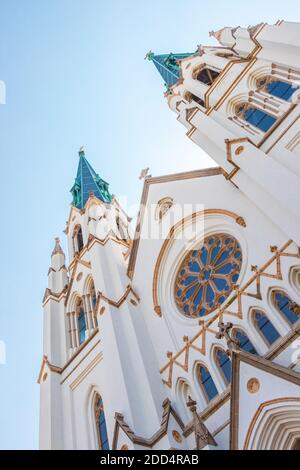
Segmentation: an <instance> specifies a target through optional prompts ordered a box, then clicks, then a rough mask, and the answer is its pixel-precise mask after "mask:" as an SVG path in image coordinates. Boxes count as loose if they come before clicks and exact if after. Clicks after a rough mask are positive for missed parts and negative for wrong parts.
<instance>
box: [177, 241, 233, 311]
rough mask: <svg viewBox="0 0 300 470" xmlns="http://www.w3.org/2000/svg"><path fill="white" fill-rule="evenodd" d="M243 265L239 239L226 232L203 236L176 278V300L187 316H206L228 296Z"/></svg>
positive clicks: (185, 259)
mask: <svg viewBox="0 0 300 470" xmlns="http://www.w3.org/2000/svg"><path fill="white" fill-rule="evenodd" d="M241 264H242V250H241V247H240V245H239V243H238V241H237V240H236V239H235V238H234V237H232V236H231V235H227V234H225V233H221V234H216V235H212V236H209V237H206V238H205V239H204V242H203V246H202V247H201V248H200V249H195V250H191V251H189V253H188V254H187V256H186V257H185V258H184V260H183V262H182V263H181V265H180V268H179V270H178V273H177V276H176V280H175V301H176V305H177V307H178V308H179V310H180V312H181V313H183V314H184V315H185V316H186V317H190V318H198V317H203V316H204V315H208V314H209V313H211V312H213V311H214V310H215V309H216V308H217V307H219V306H220V305H221V304H222V303H223V302H224V301H225V300H226V299H227V297H228V296H229V295H230V293H231V292H232V289H233V287H234V285H235V284H236V283H237V280H238V277H239V273H240V269H241Z"/></svg>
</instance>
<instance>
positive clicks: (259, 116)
mask: <svg viewBox="0 0 300 470" xmlns="http://www.w3.org/2000/svg"><path fill="white" fill-rule="evenodd" d="M236 115H237V116H238V117H240V118H242V119H244V121H246V122H248V123H249V124H251V125H252V126H254V127H257V128H258V129H260V130H261V131H263V132H267V131H268V130H269V129H270V128H271V127H272V126H273V125H274V124H275V122H276V118H275V117H274V116H271V115H270V114H267V113H266V112H265V111H262V110H261V109H257V108H255V107H254V106H252V105H250V104H249V103H243V104H240V105H238V106H237V108H236Z"/></svg>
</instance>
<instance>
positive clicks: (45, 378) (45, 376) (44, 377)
mask: <svg viewBox="0 0 300 470" xmlns="http://www.w3.org/2000/svg"><path fill="white" fill-rule="evenodd" d="M47 377H48V374H47V372H45V373H44V375H43V382H46V380H47Z"/></svg>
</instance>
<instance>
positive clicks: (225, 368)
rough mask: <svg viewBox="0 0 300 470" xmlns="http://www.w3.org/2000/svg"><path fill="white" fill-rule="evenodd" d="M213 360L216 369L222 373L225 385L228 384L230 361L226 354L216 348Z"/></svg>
mask: <svg viewBox="0 0 300 470" xmlns="http://www.w3.org/2000/svg"><path fill="white" fill-rule="evenodd" d="M215 360H216V362H217V365H218V368H219V370H220V371H221V373H222V376H223V378H224V380H225V382H226V384H227V385H228V384H230V382H231V360H230V357H229V356H228V354H226V352H225V351H224V350H223V349H221V348H217V349H216V351H215Z"/></svg>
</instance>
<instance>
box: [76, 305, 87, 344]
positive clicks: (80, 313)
mask: <svg viewBox="0 0 300 470" xmlns="http://www.w3.org/2000/svg"><path fill="white" fill-rule="evenodd" d="M77 323H78V337H79V344H82V343H83V342H84V341H85V332H86V321H85V312H84V307H83V302H82V299H80V300H79V302H78V304H77Z"/></svg>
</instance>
